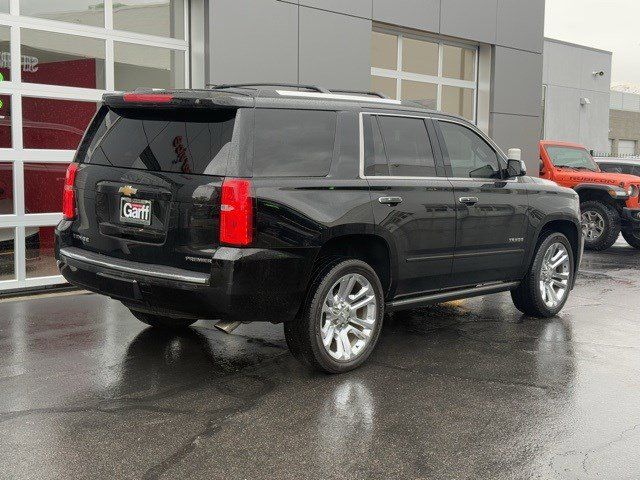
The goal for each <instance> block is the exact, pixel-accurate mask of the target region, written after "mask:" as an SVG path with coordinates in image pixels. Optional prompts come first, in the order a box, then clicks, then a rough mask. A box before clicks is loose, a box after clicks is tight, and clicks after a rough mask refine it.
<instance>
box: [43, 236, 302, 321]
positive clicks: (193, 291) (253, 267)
mask: <svg viewBox="0 0 640 480" xmlns="http://www.w3.org/2000/svg"><path fill="white" fill-rule="evenodd" d="M58 240H59V238H58V237H57V238H56V258H57V259H58V266H59V268H60V272H61V273H62V275H63V276H64V277H65V278H66V279H67V281H69V282H70V283H72V284H74V285H77V286H79V287H82V288H84V289H87V290H90V291H93V292H96V293H100V294H103V295H107V296H109V297H112V298H115V299H117V300H120V301H122V302H123V303H124V304H126V305H127V306H128V307H129V308H132V309H134V310H140V311H144V312H150V313H155V314H159V315H165V316H171V317H179V318H197V319H228V320H233V321H241V322H249V321H267V322H273V323H279V322H284V321H286V320H288V319H290V318H293V317H294V316H295V314H296V313H297V311H298V308H299V306H300V304H301V302H302V299H303V295H304V290H305V289H306V278H307V276H308V275H309V272H308V265H309V264H310V263H311V262H309V261H308V260H307V258H306V257H305V256H300V255H294V254H290V253H283V252H279V251H274V250H263V249H239V248H227V247H221V248H218V249H217V250H216V252H215V254H214V256H213V261H212V268H211V273H210V274H204V273H199V272H192V271H189V270H182V269H177V268H171V267H165V266H161V265H149V264H143V263H138V262H131V261H126V260H121V259H116V258H112V257H109V256H106V255H101V254H97V253H93V252H89V251H86V250H83V249H81V248H77V247H65V246H61V245H60V243H59V241H58Z"/></svg>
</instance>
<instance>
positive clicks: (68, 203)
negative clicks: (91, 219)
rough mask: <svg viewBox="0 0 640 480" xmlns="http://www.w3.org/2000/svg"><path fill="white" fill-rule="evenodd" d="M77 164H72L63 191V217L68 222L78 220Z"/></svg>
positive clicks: (65, 178)
mask: <svg viewBox="0 0 640 480" xmlns="http://www.w3.org/2000/svg"><path fill="white" fill-rule="evenodd" d="M77 171H78V164H77V163H70V164H69V166H68V167H67V173H66V175H65V176H64V190H63V191H62V216H63V217H64V218H66V219H67V220H73V219H74V218H76V190H75V183H76V172H77Z"/></svg>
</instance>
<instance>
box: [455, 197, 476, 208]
mask: <svg viewBox="0 0 640 480" xmlns="http://www.w3.org/2000/svg"><path fill="white" fill-rule="evenodd" d="M458 200H460V203H464V204H465V205H469V206H471V205H475V204H476V203H478V202H479V201H480V200H478V197H460V198H459V199H458Z"/></svg>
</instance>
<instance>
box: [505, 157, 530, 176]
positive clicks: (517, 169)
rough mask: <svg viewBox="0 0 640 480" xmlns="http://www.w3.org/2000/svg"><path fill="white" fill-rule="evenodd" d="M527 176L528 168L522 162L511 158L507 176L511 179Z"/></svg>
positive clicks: (508, 163)
mask: <svg viewBox="0 0 640 480" xmlns="http://www.w3.org/2000/svg"><path fill="white" fill-rule="evenodd" d="M526 174H527V167H526V166H525V164H524V162H523V161H522V160H516V159H515V158H510V159H509V160H508V161H507V176H508V177H509V178H516V177H522V176H524V175H526Z"/></svg>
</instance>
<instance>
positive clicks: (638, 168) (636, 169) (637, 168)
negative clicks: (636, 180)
mask: <svg viewBox="0 0 640 480" xmlns="http://www.w3.org/2000/svg"><path fill="white" fill-rule="evenodd" d="M631 175H636V176H637V177H640V165H634V166H633V170H631Z"/></svg>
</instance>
